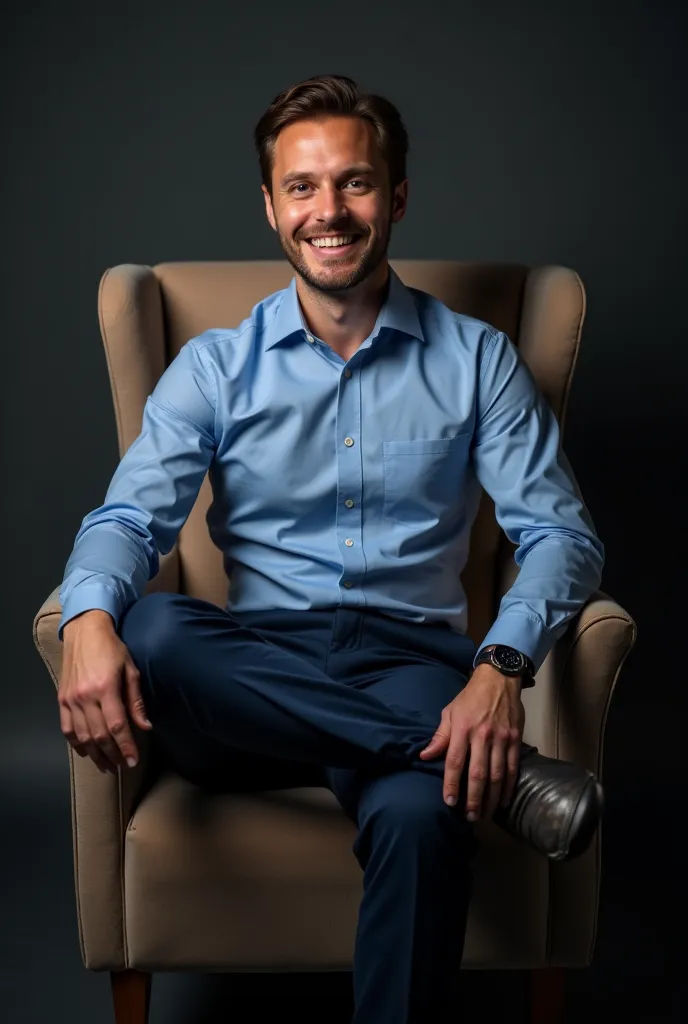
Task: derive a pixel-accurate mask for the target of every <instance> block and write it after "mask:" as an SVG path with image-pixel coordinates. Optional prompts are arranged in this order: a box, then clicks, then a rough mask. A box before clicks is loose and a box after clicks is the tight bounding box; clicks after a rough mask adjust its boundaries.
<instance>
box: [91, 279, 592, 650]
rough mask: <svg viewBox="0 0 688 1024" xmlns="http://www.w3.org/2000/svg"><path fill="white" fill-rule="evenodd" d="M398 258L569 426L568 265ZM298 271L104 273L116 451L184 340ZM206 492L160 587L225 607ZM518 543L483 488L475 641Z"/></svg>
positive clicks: (579, 319) (571, 332)
mask: <svg viewBox="0 0 688 1024" xmlns="http://www.w3.org/2000/svg"><path fill="white" fill-rule="evenodd" d="M392 265H393V267H394V269H395V270H396V272H397V273H398V274H399V276H400V277H401V279H402V281H404V282H405V283H406V284H407V285H409V286H412V287H414V288H420V289H422V290H424V291H427V292H429V293H431V294H432V295H434V296H436V297H437V298H438V299H440V300H441V301H442V302H444V303H445V304H446V305H447V306H449V307H450V308H451V309H454V310H457V311H459V312H461V313H466V314H468V315H470V316H475V317H477V318H478V319H480V320H485V321H487V322H488V323H490V324H492V325H493V326H494V327H496V328H497V329H498V330H500V331H504V332H505V333H506V334H508V335H509V337H510V338H511V340H512V341H513V342H514V343H515V344H516V345H518V347H519V350H520V351H521V353H522V354H523V357H524V359H525V360H526V362H527V363H528V365H529V367H530V370H531V372H532V373H533V376H534V377H535V380H536V381H537V383H538V385H539V387H540V389H541V391H542V392H543V394H544V396H545V398H546V399H547V401H548V402H549V404H550V406H551V408H552V410H553V411H554V413H555V415H556V416H557V418H558V420H559V422H560V423H561V424H562V425H563V422H564V416H565V412H566V402H567V398H568V393H569V388H570V385H571V379H572V376H573V371H574V368H575V364H576V358H577V355H578V349H579V345H580V336H581V329H582V324H583V318H584V314H585V293H584V289H583V285H582V283H581V281H580V278H579V277H578V275H577V274H575V273H574V272H573V271H571V270H567V269H566V268H564V267H539V268H529V267H527V266H522V265H500V264H486V263H482V264H480V263H460V262H456V261H448V260H444V261H442V260H424V261H417V260H396V261H393V262H392ZM292 276H293V271H292V269H291V267H290V266H289V264H288V263H287V262H286V261H281V260H280V261H260V262H218V263H201V262H199V263H163V264H159V265H158V266H155V267H152V268H151V267H146V266H138V265H132V264H125V265H121V266H118V267H114V268H113V269H111V270H108V271H107V272H106V273H105V274H104V275H103V278H102V280H101V285H100V292H99V316H100V326H101V333H102V338H103V344H104V346H105V351H106V356H107V363H108V371H109V375H110V384H111V388H112V397H113V403H114V409H115V417H116V421H117V434H118V443H119V451H120V456H121V455H123V454H124V452H125V451H126V450H127V448H128V447H129V445H130V444H131V443H132V442H133V441H134V440H135V439H136V437H137V436H138V434H139V432H140V430H141V421H142V416H143V408H144V405H145V401H146V398H147V397H148V395H149V394H150V393H151V392H152V390H153V388H154V386H155V383H156V381H157V380H158V378H159V377H160V375H161V374H162V372H163V370H164V368H165V366H166V365H167V364H168V363H169V362H170V360H171V359H173V358H174V356H175V355H176V354H177V353H178V352H179V350H180V348H181V347H182V345H184V344H185V342H187V341H188V340H189V339H190V338H192V337H194V336H196V335H198V334H200V333H202V332H203V331H204V330H206V329H208V328H211V327H234V326H236V325H237V324H239V323H240V321H241V320H243V319H244V318H245V317H246V316H248V314H249V313H250V311H251V309H252V307H253V306H254V305H255V304H256V303H257V302H259V301H260V300H261V299H263V298H265V296H267V295H269V294H271V293H272V292H274V291H277V290H278V289H280V288H284V287H285V286H286V285H287V284H288V283H289V281H290V280H291V277H292ZM210 500H211V494H210V485H209V483H208V479H207V477H206V479H205V481H204V483H203V486H202V489H201V492H200V494H199V497H198V500H197V502H196V504H195V506H194V509H193V511H192V513H191V515H190V516H189V518H188V520H187V522H186V524H185V525H184V527H183V529H182V531H181V533H180V536H179V541H178V543H177V545H176V547H175V549H174V550H173V551H172V552H171V553H170V555H169V556H167V557H166V558H165V559H163V560H162V562H161V570H160V573H159V576H158V580H157V581H156V588H157V589H173V590H176V589H179V590H181V591H182V592H184V593H187V594H190V595H193V596H196V597H200V598H203V599H205V600H207V601H213V602H215V603H216V604H219V605H223V604H224V602H225V600H226V596H227V582H228V581H227V578H226V576H225V572H224V567H223V564H222V557H221V555H220V552H219V551H218V550H217V548H216V547H215V546H214V545H213V544H212V542H211V540H210V536H209V534H208V529H207V526H206V519H205V516H206V512H207V509H208V507H209V504H210ZM512 551H513V549H512V547H511V545H510V544H509V542H508V541H507V539H506V537H505V536H504V535H503V534H502V532H501V530H500V528H499V526H498V524H497V521H496V519H495V515H494V507H493V504H492V502H491V500H490V499H489V498H488V496H487V495H485V494H483V498H482V502H481V505H480V509H479V511H478V515H477V517H476V520H475V523H474V526H473V530H472V532H471V546H470V555H469V559H468V563H467V565H466V567H465V569H464V571H463V573H462V580H463V584H464V586H465V588H466V593H467V598H468V609H469V623H468V631H469V633H470V635H471V636H472V637H473V639H474V640H476V641H478V640H480V639H482V637H483V636H484V635H485V633H486V632H487V629H488V628H489V625H490V623H491V622H492V620H493V618H494V615H495V612H496V608H497V603H498V600H499V597H500V596H501V594H502V593H503V592H504V591H505V589H506V587H507V585H508V583H509V582H510V574H513V572H514V567H513V560H512V558H511V554H512ZM511 578H512V575H511Z"/></svg>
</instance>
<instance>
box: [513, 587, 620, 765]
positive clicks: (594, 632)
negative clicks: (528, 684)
mask: <svg viewBox="0 0 688 1024" xmlns="http://www.w3.org/2000/svg"><path fill="white" fill-rule="evenodd" d="M636 632H637V630H636V624H635V622H634V621H633V619H632V618H631V616H630V615H629V614H628V612H627V611H625V610H624V609H623V608H622V607H621V606H620V605H618V604H617V603H616V602H615V601H613V600H612V598H610V597H608V596H607V595H606V594H603V593H601V592H599V591H598V592H597V593H596V594H594V595H593V597H592V598H591V599H590V600H589V601H588V602H587V604H586V605H585V606H584V607H583V608H582V609H581V611H580V612H579V614H578V615H577V616H576V618H575V619H574V620H573V621H572V622H571V623H570V625H569V628H568V629H567V631H566V633H565V634H564V636H563V637H561V639H560V640H558V641H557V643H556V644H555V645H554V647H553V649H552V650H551V651H550V653H549V655H548V656H547V658H546V659H545V661H544V663H543V665H542V667H541V669H540V671H539V672H538V673H537V676H536V682H535V686H534V687H532V688H531V689H529V690H524V692H523V703H524V705H525V708H526V728H525V733H524V738H525V739H526V741H527V742H528V743H533V744H534V745H535V746H537V747H538V748H539V750H540V752H541V753H543V754H547V755H548V756H550V757H559V758H562V759H563V760H566V761H574V762H575V763H576V764H580V765H581V766H582V767H585V768H588V769H589V770H590V771H593V772H595V774H596V775H597V776H598V778H600V777H601V775H602V758H603V748H604V730H605V725H606V721H607V714H608V711H609V705H610V702H611V698H612V695H613V693H614V688H615V686H616V681H617V679H618V677H619V673H620V671H621V668H622V666H623V663H624V661H625V660H626V658H627V656H628V654H629V652H630V651H631V650H632V648H633V645H634V643H635V639H636Z"/></svg>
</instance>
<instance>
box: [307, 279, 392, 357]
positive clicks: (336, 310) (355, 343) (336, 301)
mask: <svg viewBox="0 0 688 1024" xmlns="http://www.w3.org/2000/svg"><path fill="white" fill-rule="evenodd" d="M388 275H389V264H388V263H387V260H384V261H383V263H381V264H380V266H379V267H377V268H376V270H375V272H374V273H372V274H371V275H370V277H367V278H366V280H365V281H361V283H360V285H357V286H356V287H355V288H352V289H350V290H348V291H344V292H337V293H328V292H321V291H318V290H317V289H315V288H312V287H311V286H310V285H309V284H308V283H307V282H306V281H304V280H303V278H302V277H298V276H297V278H296V294H297V295H298V298H299V303H300V305H301V310H302V312H303V318H304V320H305V322H306V326H307V327H308V329H309V330H310V331H312V332H313V334H314V335H315V336H316V337H318V338H320V340H321V341H324V342H325V343H326V344H327V345H329V346H330V348H331V349H333V350H334V351H335V352H337V353H338V354H339V355H340V356H341V357H342V359H347V360H348V359H350V358H351V356H352V355H353V354H354V352H355V351H356V350H357V349H358V348H359V347H360V346H361V345H362V344H363V342H364V341H365V340H366V338H367V337H368V336H369V334H370V332H371V331H372V329H373V327H374V326H375V321H376V320H377V318H378V314H379V312H380V309H381V308H382V303H383V301H384V296H385V290H386V286H387V280H388Z"/></svg>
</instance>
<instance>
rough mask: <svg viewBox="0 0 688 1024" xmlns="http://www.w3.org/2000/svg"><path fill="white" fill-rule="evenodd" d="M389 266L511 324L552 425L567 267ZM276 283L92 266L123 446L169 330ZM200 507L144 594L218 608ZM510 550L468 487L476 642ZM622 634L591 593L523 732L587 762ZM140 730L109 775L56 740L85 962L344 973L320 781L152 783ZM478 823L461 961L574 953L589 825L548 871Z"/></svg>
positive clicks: (583, 957)
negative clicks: (285, 785)
mask: <svg viewBox="0 0 688 1024" xmlns="http://www.w3.org/2000/svg"><path fill="white" fill-rule="evenodd" d="M394 267H395V270H396V271H397V273H398V274H399V275H400V277H401V278H402V280H403V281H404V282H405V283H407V284H409V285H412V286H414V287H417V288H423V289H425V290H426V291H429V292H431V293H432V294H434V295H436V296H437V297H438V298H439V299H441V300H442V301H444V302H445V303H447V305H449V306H451V307H452V308H454V309H457V310H460V311H461V312H463V313H468V314H470V315H473V316H477V317H479V318H480V319H483V320H487V321H488V322H490V323H492V324H493V325H494V326H495V327H497V328H498V329H499V330H503V331H505V332H506V333H507V334H509V336H510V337H511V338H512V340H513V341H514V342H515V343H516V344H517V345H518V346H519V348H520V350H521V352H522V353H523V355H524V357H525V359H526V360H527V362H528V364H529V366H530V368H531V370H532V371H533V373H534V375H535V378H536V380H537V381H538V384H539V386H540V388H541V390H542V391H543V393H544V394H545V397H546V398H547V399H548V401H549V403H550V405H551V406H552V408H553V410H554V412H555V414H556V415H557V417H558V418H559V420H560V422H563V419H564V415H565V410H566V402H567V398H568V393H569V388H570V383H571V379H572V375H573V371H574V368H575V363H576V358H577V355H578V349H579V344H580V338H581V328H582V323H583V318H584V312H585V297H584V290H583V286H582V284H581V281H580V279H579V278H578V276H577V275H576V274H575V273H573V272H572V271H570V270H567V269H565V268H562V267H540V268H535V269H531V268H528V267H526V266H498V265H491V264H462V263H455V262H433V261H426V262H419V261H404V260H401V261H396V262H395V263H394ZM290 277H291V268H290V267H289V266H288V265H287V264H286V263H283V262H257V263H248V262H245V263H176V264H162V265H160V266H157V267H154V268H150V267H143V266H133V265H126V266H120V267H115V268H113V269H112V270H110V271H108V272H107V273H106V274H105V275H104V277H103V280H102V282H101V288H100V295H99V314H100V324H101V331H102V336H103V342H104V345H105V351H106V355H107V361H108V369H109V374H110V380H111V385H112V394H113V403H114V411H115V417H116V422H117V430H118V439H119V447H120V453H123V452H124V451H125V450H126V449H127V448H128V447H129V445H130V444H131V443H132V441H133V440H134V439H135V438H136V436H137V434H138V432H139V429H140V425H141V415H142V411H143V405H144V402H145V399H146V396H147V395H148V394H149V393H150V392H151V390H152V387H153V385H154V383H155V381H156V380H157V378H158V377H159V375H160V374H161V372H162V370H163V369H164V367H165V365H166V364H167V363H168V362H169V360H170V358H172V357H173V356H174V355H175V354H176V353H177V352H178V351H179V349H180V347H181V346H182V345H183V344H184V342H185V341H186V340H188V339H189V338H190V337H192V336H194V335H196V334H199V333H200V332H201V331H203V330H205V329H206V328H209V327H217V326H227V325H230V326H231V325H235V324H237V323H238V322H239V321H240V320H241V319H243V318H244V317H245V316H246V315H247V314H248V312H249V311H250V309H251V307H252V306H253V305H254V304H255V303H256V302H258V301H259V300H260V299H261V298H263V297H264V296H265V295H267V294H269V293H270V292H273V291H275V290H276V289H278V288H280V287H283V286H284V285H285V284H286V283H287V282H288V281H289V279H290ZM113 468H114V467H113ZM209 499H210V490H209V486H208V482H207V480H206V481H205V482H204V485H203V488H202V489H201V493H200V494H199V498H198V501H197V502H196V505H195V507H194V509H193V511H192V513H191V516H190V517H189V519H188V521H187V523H186V525H185V526H184V528H183V529H182V531H181V534H180V537H179V542H178V544H177V545H176V547H175V548H174V549H173V551H172V552H171V553H170V554H169V555H168V556H166V557H165V558H163V559H162V560H161V568H160V572H159V573H158V576H156V578H155V579H154V580H152V581H151V582H150V584H149V590H171V591H175V590H181V591H182V592H185V593H188V594H191V595H194V596H198V597H201V598H205V599H206V600H211V601H214V602H216V603H218V604H224V601H225V597H226V590H227V580H226V577H225V576H224V571H223V568H222V562H221V556H220V553H219V552H218V551H217V550H216V549H215V548H214V546H213V545H212V543H211V542H210V539H209V536H208V532H207V528H206V524H205V512H206V510H207V507H208V504H209ZM85 511H87V510H85ZM603 539H604V538H603ZM512 551H513V549H512V548H511V546H510V545H509V544H508V543H507V542H506V540H505V538H504V536H503V535H502V534H501V531H500V530H499V527H498V525H497V523H496V520H495V518H494V510H493V506H492V503H491V501H490V500H489V498H488V497H487V496H483V501H482V504H481V509H480V512H479V515H478V519H477V520H476V523H475V525H474V528H473V531H472V534H471V555H470V558H469V562H468V565H467V566H466V569H465V570H464V573H463V581H464V585H465V586H466V590H467V594H468V600H469V632H470V633H471V635H472V636H473V637H474V638H479V637H480V636H481V635H484V633H485V632H486V630H487V627H488V626H489V623H490V622H491V621H492V619H493V617H494V613H495V610H496V607H497V602H498V599H499V596H500V595H501V594H503V593H504V591H505V590H506V589H507V587H508V586H509V585H510V582H511V580H512V579H513V578H514V574H515V572H516V571H517V569H516V567H515V565H514V563H513V559H512ZM59 617H60V607H59V603H58V592H57V589H56V590H55V591H54V592H53V593H52V594H51V595H50V597H49V598H48V599H47V600H46V601H45V603H44V604H43V606H42V607H41V608H40V610H39V611H38V613H37V614H36V617H35V620H34V641H35V643H36V646H37V648H38V650H39V652H40V654H41V656H42V658H43V660H44V662H45V664H46V667H47V668H48V670H49V672H50V674H51V676H52V679H53V682H54V683H55V684H57V682H58V680H59V677H60V671H61V657H62V645H61V644H60V643H59V641H58V640H57V624H58V621H59ZM634 640H635V624H634V623H633V620H632V619H631V617H630V616H629V615H628V613H627V612H625V611H624V610H623V609H622V608H621V607H619V605H617V604H616V603H615V602H614V601H613V600H612V599H611V598H609V597H607V596H606V595H604V594H598V595H595V596H594V597H593V598H592V599H591V601H590V602H589V603H588V604H587V605H586V607H585V608H584V609H583V610H582V611H581V613H580V614H579V616H578V617H577V618H576V620H575V621H574V622H573V623H572V624H571V626H570V628H569V630H568V631H567V633H566V635H565V636H564V637H563V638H562V639H561V640H560V641H559V642H558V643H557V645H556V646H555V648H554V650H553V651H552V653H551V655H550V656H549V657H548V658H547V660H546V661H545V664H544V665H543V667H542V669H541V670H540V672H539V673H538V678H537V685H536V686H535V687H534V688H533V689H531V690H528V691H525V693H524V703H525V704H526V713H527V722H526V739H527V740H528V741H529V742H531V743H535V744H536V745H538V746H539V748H540V749H541V750H542V751H543V753H547V754H552V755H554V756H560V757H564V758H568V759H572V760H575V761H577V762H578V763H580V764H581V765H585V766H586V767H589V768H591V769H592V770H594V771H596V772H598V773H601V769H602V748H603V739H604V729H605V723H606V717H607V712H608V709H609V703H610V700H611V697H612V694H613V691H614V687H615V684H616V680H617V677H618V674H619V671H620V669H621V666H622V664H623V661H624V659H625V657H626V656H627V654H628V652H629V650H630V649H631V647H632V645H633V643H634ZM137 738H138V739H139V741H140V743H141V746H142V749H143V750H144V757H143V758H142V761H141V763H140V765H139V766H138V767H137V768H136V769H135V770H134V771H127V772H126V773H124V774H120V777H119V778H117V779H115V778H113V777H112V776H109V775H108V776H104V775H101V773H100V772H98V770H97V769H96V768H95V766H94V765H93V764H92V763H91V762H90V761H89V760H88V759H81V758H79V757H76V756H74V755H72V752H71V750H70V751H69V764H70V771H71V787H72V795H73V801H72V813H73V830H74V864H75V884H76V896H77V912H78V916H79V935H80V941H81V948H82V956H83V960H84V963H85V965H86V966H87V967H89V968H92V969H95V970H102V969H120V968H123V967H136V968H140V969H149V970H184V969H199V970H213V971H236V970H299V971H304V970H338V969H340V970H341V969H350V967H351V958H352V952H353V940H354V931H355V925H356V915H357V909H358V900H359V898H360V894H361V878H360V869H359V867H358V865H357V863H356V861H355V859H354V856H353V853H352V852H351V845H352V842H353V839H354V836H355V832H354V828H353V826H352V824H351V823H350V822H349V821H348V819H347V818H345V816H344V814H343V812H342V811H341V810H340V809H339V808H338V806H337V805H336V803H335V802H334V798H333V797H331V795H330V794H329V793H328V791H326V790H324V789H316V788H314V789H295V790H288V791H279V792H274V793H263V794H254V795H247V794H238V795H236V794H235V795H220V796H213V797H203V796H202V795H201V794H200V793H199V791H198V790H197V789H195V787H193V786H192V785H190V784H189V783H187V782H185V781H184V780H182V779H180V778H179V777H178V776H175V775H174V774H171V773H166V774H163V775H162V776H161V777H160V778H158V779H157V780H156V781H154V782H153V783H152V784H151V783H150V781H149V775H148V773H147V759H146V757H145V749H146V737H145V736H142V735H139V736H138V737H137ZM480 833H481V836H482V840H483V842H482V845H481V850H480V853H479V854H478V857H477V860H476V881H475V894H474V898H473V902H472V907H471V913H470V919H469V927H468V936H467V942H466V950H465V956H464V964H463V966H464V967H476V968H478V967H480V968H500V969H503V968H516V967H544V966H549V965H562V966H566V965H569V966H584V965H585V964H587V963H589V961H590V958H591V956H592V951H593V948H594V941H595V929H596V921H597V905H598V890H599V879H600V842H601V837H600V836H599V835H598V836H597V837H596V839H595V841H594V843H593V845H592V847H591V848H590V849H589V850H588V852H587V853H586V854H585V855H584V856H583V857H581V858H579V859H578V860H576V861H573V862H571V863H570V864H564V865H557V866H554V865H550V864H549V863H548V862H547V861H545V860H544V859H542V858H540V857H539V856H538V855H537V854H535V853H533V852H531V851H530V850H529V849H527V848H526V847H524V846H521V845H520V844H518V843H516V842H515V841H513V840H511V839H509V838H508V837H507V836H505V835H504V834H503V833H501V832H500V831H499V830H498V829H496V828H495V827H493V826H492V825H489V824H484V825H481V826H480Z"/></svg>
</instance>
